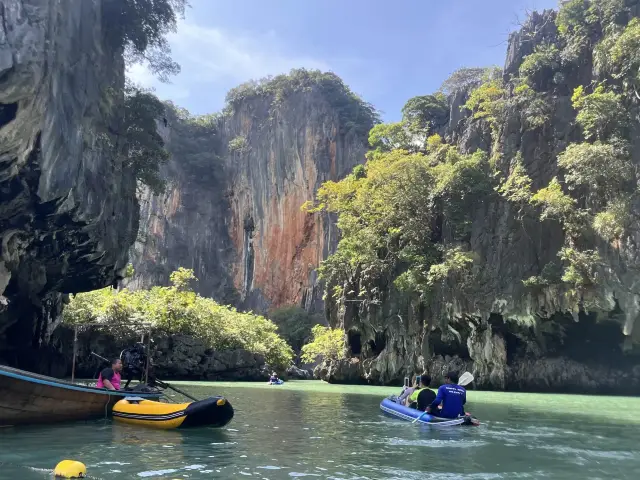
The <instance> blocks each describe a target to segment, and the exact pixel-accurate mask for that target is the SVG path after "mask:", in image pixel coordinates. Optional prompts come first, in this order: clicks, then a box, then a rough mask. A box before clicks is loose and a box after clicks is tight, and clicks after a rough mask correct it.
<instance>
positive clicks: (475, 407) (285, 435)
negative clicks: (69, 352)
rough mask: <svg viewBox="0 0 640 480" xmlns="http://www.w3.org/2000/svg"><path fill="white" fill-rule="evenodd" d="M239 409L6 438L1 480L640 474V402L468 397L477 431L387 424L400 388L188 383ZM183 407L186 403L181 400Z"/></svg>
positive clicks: (33, 430)
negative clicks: (184, 420)
mask: <svg viewBox="0 0 640 480" xmlns="http://www.w3.org/2000/svg"><path fill="white" fill-rule="evenodd" d="M179 385H180V388H183V389H185V390H188V391H189V392H191V393H192V394H195V395H196V396H199V397H205V396H207V395H213V394H223V395H225V396H226V397H227V398H228V399H229V400H230V401H231V403H232V405H233V406H234V408H235V412H236V414H235V418H234V419H233V421H232V422H231V423H230V424H229V425H228V426H227V427H225V428H224V429H220V430H215V429H208V428H200V429H194V430H183V431H180V430H172V431H158V430H151V429H145V428H136V427H131V426H126V425H119V424H114V423H112V422H111V421H110V420H98V421H92V422H80V423H72V424H64V425H57V426H49V427H22V428H5V429H2V430H0V462H2V465H0V467H1V468H0V479H21V480H22V479H24V480H30V479H47V478H51V477H52V473H51V472H52V469H53V467H54V466H55V464H56V463H57V462H58V461H60V460H62V459H67V458H68V459H75V460H79V461H82V462H83V463H85V464H86V465H87V469H88V474H89V476H90V477H91V478H96V479H178V478H179V479H185V478H188V479H205V478H206V479H209V478H244V477H253V478H256V479H280V478H289V479H290V478H297V477H310V478H325V479H393V478H398V479H425V478H427V479H430V478H434V479H501V478H504V479H515V478H531V479H537V478H540V479H542V478H552V479H565V478H566V479H570V478H590V479H608V480H609V479H626V478H629V479H631V478H634V479H635V478H638V477H639V475H640V415H639V414H640V399H638V398H620V397H617V398H609V397H587V396H569V395H535V394H514V393H502V392H501V393H495V392H474V391H470V392H469V393H468V406H469V408H468V410H469V411H471V412H472V413H473V414H474V415H475V416H477V417H478V418H479V419H480V420H481V421H482V425H481V426H480V427H477V428H451V429H435V428H430V427H428V426H418V425H411V424H409V423H408V422H402V421H399V420H395V419H393V418H389V417H385V416H383V415H382V414H381V412H380V409H379V403H380V400H381V399H382V398H383V397H384V396H387V395H389V394H392V393H398V389H396V388H384V387H364V386H334V385H328V384H325V383H322V382H288V383H286V384H285V385H282V386H267V385H264V384H255V383H180V384H179ZM178 399H179V398H178V397H176V400H178Z"/></svg>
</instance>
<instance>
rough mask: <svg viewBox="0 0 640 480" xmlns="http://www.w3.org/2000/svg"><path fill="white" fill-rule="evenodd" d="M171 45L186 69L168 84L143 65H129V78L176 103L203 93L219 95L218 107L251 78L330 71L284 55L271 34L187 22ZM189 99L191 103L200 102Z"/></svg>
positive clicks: (321, 64) (315, 62) (318, 63)
mask: <svg viewBox="0 0 640 480" xmlns="http://www.w3.org/2000/svg"><path fill="white" fill-rule="evenodd" d="M169 43H170V44H171V51H172V56H173V58H174V60H175V61H177V62H178V63H179V64H180V66H181V69H182V70H181V73H180V74H179V75H178V76H176V77H174V78H172V79H171V83H170V84H163V83H161V82H159V81H158V80H157V79H156V78H155V77H154V75H153V74H152V73H151V72H150V71H149V70H148V69H147V68H146V67H145V66H144V65H133V66H131V67H129V69H128V70H127V74H128V76H129V78H130V79H132V80H133V81H134V82H136V83H138V84H140V85H142V86H145V87H152V88H154V89H155V90H156V93H157V94H158V96H160V97H161V98H163V99H171V100H176V101H178V102H179V101H180V100H186V99H188V98H189V97H190V96H192V95H193V97H196V96H197V97H201V96H202V95H203V90H204V92H206V93H208V94H209V95H216V96H219V98H218V99H216V101H215V103H217V104H221V103H222V100H223V97H224V94H225V93H226V91H227V90H228V89H229V88H231V87H233V86H236V85H238V84H239V83H242V82H245V81H248V80H251V79H258V78H262V77H265V76H268V75H277V74H280V73H287V72H289V71H290V70H291V69H292V68H301V67H306V68H314V69H320V70H331V68H330V66H329V65H328V64H327V63H325V62H323V61H321V60H317V59H314V58H311V57H308V56H304V55H302V56H299V55H292V54H288V53H286V49H285V48H283V46H282V45H281V43H280V42H279V39H278V37H277V35H276V33H275V32H273V31H270V32H267V33H266V34H261V35H257V36H248V35H242V34H237V33H230V32H228V31H225V30H223V29H220V28H214V27H202V26H199V25H196V24H194V23H189V22H186V21H183V22H181V23H180V25H179V26H178V32H177V33H175V34H171V35H170V36H169ZM191 100H192V101H191V102H187V103H192V104H193V103H194V102H195V101H197V100H198V99H196V98H192V99H191ZM179 103H180V102H179ZM218 106H219V105H218Z"/></svg>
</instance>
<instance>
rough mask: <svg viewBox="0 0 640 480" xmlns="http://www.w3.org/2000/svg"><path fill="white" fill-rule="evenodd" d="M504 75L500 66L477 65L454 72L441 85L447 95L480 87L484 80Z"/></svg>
mask: <svg viewBox="0 0 640 480" xmlns="http://www.w3.org/2000/svg"><path fill="white" fill-rule="evenodd" d="M501 76H502V69H501V68H499V67H480V68H478V67H475V68H460V69H458V70H456V71H455V72H453V73H452V74H451V75H450V76H449V78H447V79H446V80H445V81H444V82H443V83H442V86H441V87H440V91H442V92H443V93H444V94H445V95H451V94H452V93H454V92H456V91H464V90H468V89H470V88H472V87H478V86H479V85H481V84H482V83H484V82H488V81H490V80H494V79H497V78H499V77H501Z"/></svg>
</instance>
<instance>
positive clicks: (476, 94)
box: [465, 79, 507, 130]
mask: <svg viewBox="0 0 640 480" xmlns="http://www.w3.org/2000/svg"><path fill="white" fill-rule="evenodd" d="M506 96H507V91H506V90H505V88H504V83H503V82H502V79H495V80H490V81H488V82H485V83H483V84H482V85H480V86H479V87H478V88H476V89H475V90H473V91H471V94H470V95H469V100H467V103H466V104H465V108H467V109H468V110H471V112H472V113H473V118H475V119H484V120H486V121H487V122H488V123H489V124H490V125H491V126H492V127H493V128H494V130H495V129H496V128H497V126H498V123H499V122H500V120H502V118H503V117H504V108H505V106H506V101H505V98H506Z"/></svg>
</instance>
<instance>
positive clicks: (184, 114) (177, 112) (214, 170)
mask: <svg viewBox="0 0 640 480" xmlns="http://www.w3.org/2000/svg"><path fill="white" fill-rule="evenodd" d="M166 107H167V116H166V118H167V119H168V120H169V122H170V124H171V151H172V153H173V155H174V156H175V158H176V162H178V163H180V165H182V166H183V171H184V172H186V173H187V174H189V175H190V176H191V177H192V178H193V179H194V181H198V182H207V184H208V185H210V186H214V185H215V183H216V180H217V176H218V175H219V174H220V165H221V163H220V153H221V151H222V150H223V148H222V142H221V139H220V133H219V120H220V115H218V114H213V115H198V116H194V115H191V114H190V113H189V112H188V111H187V110H185V109H184V108H179V107H176V106H175V105H173V104H172V103H170V102H169V103H168V104H167V105H166Z"/></svg>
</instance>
